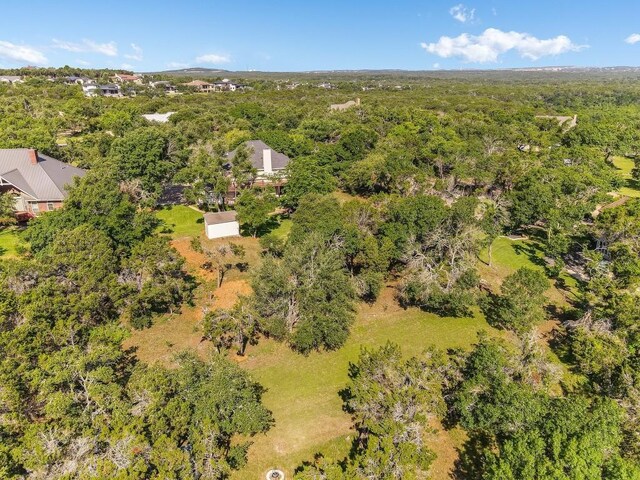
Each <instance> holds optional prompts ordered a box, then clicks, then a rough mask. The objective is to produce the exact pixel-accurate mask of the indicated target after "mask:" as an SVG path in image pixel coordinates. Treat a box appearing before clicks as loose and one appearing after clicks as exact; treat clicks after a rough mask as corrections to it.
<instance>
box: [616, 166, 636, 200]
mask: <svg viewBox="0 0 640 480" xmlns="http://www.w3.org/2000/svg"><path fill="white" fill-rule="evenodd" d="M613 164H614V165H615V166H616V168H617V169H618V170H620V173H621V174H622V177H623V178H624V179H626V185H625V186H624V187H622V188H621V189H620V190H619V192H620V193H621V194H622V195H627V196H628V197H637V198H640V182H638V181H637V180H634V179H633V178H631V170H632V169H633V166H634V165H633V160H631V159H630V158H626V157H613Z"/></svg>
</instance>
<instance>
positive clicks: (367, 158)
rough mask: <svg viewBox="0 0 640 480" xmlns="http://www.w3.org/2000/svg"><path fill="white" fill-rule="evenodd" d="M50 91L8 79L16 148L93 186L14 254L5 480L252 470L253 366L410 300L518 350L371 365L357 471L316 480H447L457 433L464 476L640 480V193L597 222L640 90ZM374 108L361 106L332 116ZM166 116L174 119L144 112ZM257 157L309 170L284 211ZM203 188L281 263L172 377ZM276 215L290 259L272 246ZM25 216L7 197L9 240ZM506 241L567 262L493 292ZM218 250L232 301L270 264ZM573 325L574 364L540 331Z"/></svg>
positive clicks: (434, 82)
mask: <svg viewBox="0 0 640 480" xmlns="http://www.w3.org/2000/svg"><path fill="white" fill-rule="evenodd" d="M38 73H39V72H34V73H33V77H32V78H30V79H27V81H26V82H25V83H24V84H22V85H14V86H10V85H4V84H0V148H27V147H28V148H37V149H38V150H39V151H40V152H42V153H45V154H47V155H51V156H53V157H56V158H59V159H61V160H64V161H67V162H69V163H72V164H74V165H77V166H80V167H83V168H86V169H88V171H89V172H88V174H87V175H86V176H85V177H83V178H82V179H77V180H76V182H75V184H74V185H73V186H72V187H71V188H70V193H69V197H68V199H67V201H66V202H65V205H64V208H62V209H60V210H57V211H55V212H48V213H46V214H44V215H41V216H40V217H38V218H36V219H34V220H32V221H30V222H29V224H28V225H27V226H26V227H25V229H24V232H23V233H21V239H22V242H23V243H22V247H21V251H20V252H19V253H20V254H19V255H18V256H16V257H14V258H3V257H0V353H1V355H0V478H7V479H21V478H33V479H58V478H60V479H101V478H117V479H127V480H133V479H158V480H160V479H203V480H204V479H225V478H229V476H230V475H231V473H232V471H234V470H238V469H241V468H242V467H243V466H244V465H245V464H246V461H247V454H248V451H249V449H250V445H251V438H252V437H253V436H255V435H258V434H261V433H264V432H267V431H268V430H269V429H270V428H271V427H272V426H273V425H274V419H273V416H272V414H271V412H270V411H269V410H268V409H267V408H266V407H265V406H264V404H263V402H262V395H263V393H264V388H263V387H262V386H261V385H260V384H259V383H258V382H256V381H255V380H254V379H253V378H252V377H251V375H250V374H249V373H247V371H245V370H243V369H242V368H241V366H238V365H237V364H236V363H235V362H233V361H232V360H230V359H229V355H228V354H229V353H230V352H238V353H239V354H240V355H245V353H246V350H247V348H248V346H250V345H254V344H255V343H256V342H260V341H261V339H263V338H271V339H275V340H276V341H279V342H283V343H285V344H286V345H288V347H290V348H291V349H292V350H294V351H295V352H298V353H299V354H300V355H308V354H310V353H312V352H320V353H322V352H326V351H330V350H336V349H339V348H340V347H342V346H343V345H344V344H345V342H346V341H347V339H348V338H349V335H350V332H351V329H352V325H353V323H354V319H355V318H356V312H357V311H358V308H359V307H360V306H361V305H362V304H372V303H373V302H375V301H376V299H377V298H378V297H379V295H380V293H381V291H382V290H383V288H384V287H385V286H388V285H389V286H392V287H393V288H394V292H395V300H396V301H397V302H398V303H399V304H400V305H401V306H402V307H404V308H407V309H420V310H422V311H426V312H431V313H434V314H437V315H439V316H441V317H451V318H447V319H446V321H451V322H455V321H456V319H457V318H460V317H466V316H469V315H471V314H473V313H474V312H481V313H478V314H481V315H483V316H484V317H485V318H486V320H487V322H488V323H489V324H490V325H491V326H493V327H495V328H496V329H498V331H500V332H501V334H502V335H500V336H499V337H496V336H492V335H488V334H486V333H480V334H479V337H478V340H477V342H475V345H474V346H473V348H471V349H470V350H465V349H456V350H449V351H443V350H439V349H436V348H433V347H430V346H429V344H428V343H425V345H424V350H423V353H421V354H419V355H415V356H407V355H405V353H403V346H402V345H396V344H395V343H394V342H389V343H388V344H387V345H385V346H383V347H380V348H363V349H362V351H361V352H360V355H359V357H358V359H357V361H356V362H355V363H353V364H352V365H351V367H350V369H349V371H348V372H345V373H348V377H349V381H348V385H347V386H346V388H345V390H344V391H343V392H341V396H342V399H343V401H344V409H345V411H347V412H348V413H349V414H350V416H351V419H352V423H353V429H354V435H353V436H352V445H351V447H350V450H349V453H348V454H347V455H346V456H345V457H344V458H330V457H329V456H326V455H324V454H323V452H318V454H317V455H316V456H315V458H308V459H307V460H306V461H304V462H302V464H301V465H300V466H299V468H298V470H297V472H296V478H300V479H305V480H311V479H328V480H332V479H345V480H346V479H406V480H409V479H414V478H415V479H422V478H427V477H428V475H429V468H430V466H431V465H432V463H433V461H434V458H435V455H436V454H435V453H434V452H433V451H432V449H430V447H429V444H428V441H427V439H428V438H429V437H430V435H431V434H432V432H433V422H434V421H438V422H441V423H442V425H445V426H446V427H447V428H460V429H462V430H464V432H466V440H465V442H464V449H463V451H462V452H461V455H460V458H459V459H458V462H457V469H458V474H459V475H460V478H469V479H476V478H482V479H496V480H498V479H500V480H503V479H513V480H519V479H547V478H548V479H556V480H562V479H567V480H574V479H575V480H579V479H592V478H603V479H610V480H623V479H625V480H631V479H638V478H640V295H639V294H638V292H639V291H640V200H639V199H628V200H627V201H624V202H619V204H618V205H617V206H614V207H612V208H606V209H601V210H600V211H599V210H598V209H597V207H599V206H600V207H601V206H602V205H606V204H609V203H611V202H612V197H611V196H610V195H609V193H610V192H614V191H617V190H618V189H619V188H620V187H621V186H622V184H623V182H624V180H623V178H622V177H621V175H620V174H619V172H618V171H617V170H616V168H614V166H613V164H612V158H613V157H627V158H629V159H631V160H634V161H635V162H636V165H638V164H639V163H638V162H640V160H639V159H638V156H637V155H638V152H640V107H639V105H640V103H639V102H640V84H638V83H637V82H629V81H626V80H625V79H612V80H606V79H588V78H586V79H585V78H581V77H576V78H569V79H567V78H562V79H560V78H553V77H550V78H548V79H547V80H544V81H543V80H540V79H537V78H536V79H535V80H531V81H529V80H527V79H526V77H523V78H520V79H510V80H509V81H486V80H485V79H482V78H468V79H464V78H460V79H456V78H449V79H438V78H421V79H408V80H406V82H405V86H406V88H404V89H401V90H397V91H396V90H391V89H388V88H386V87H385V88H383V87H381V88H379V89H373V90H368V91H366V92H362V91H361V88H362V87H363V86H365V85H368V84H369V83H370V81H368V80H366V79H362V78H361V77H354V78H352V79H349V78H345V79H344V80H342V81H340V82H336V83H337V84H338V85H339V88H338V89H336V90H330V91H326V90H323V89H318V88H316V87H315V86H313V85H312V84H308V85H302V86H300V87H299V88H297V89H296V90H276V89H275V88H274V85H275V81H273V80H269V79H267V80H264V81H262V80H260V81H258V80H256V81H255V83H256V85H255V86H256V89H255V90H253V91H248V92H245V93H241V94H240V93H239V94H234V95H231V94H229V95H227V94H222V95H196V94H185V95H179V96H172V97H165V96H158V95H156V94H154V93H153V92H150V91H141V92H139V94H138V95H137V96H136V97H135V98H126V99H112V98H101V97H95V98H85V97H84V96H83V95H82V91H81V90H80V89H79V88H77V87H75V86H68V85H64V84H62V83H61V82H49V81H47V80H45V79H44V78H42V77H38ZM394 81H395V82H399V81H401V79H400V80H398V79H394ZM356 94H357V95H359V96H360V97H361V99H362V101H361V105H359V106H358V107H357V108H352V109H350V110H348V111H345V112H340V113H331V112H329V111H328V105H329V104H331V103H335V102H336V101H339V100H345V99H348V98H350V97H351V96H353V95H356ZM166 111H175V112H176V113H175V114H173V115H172V116H171V117H170V121H169V122H168V123H166V124H153V123H149V122H147V121H145V120H144V119H143V118H142V117H141V114H143V113H150V112H166ZM540 114H554V115H555V114H557V115H565V114H566V115H574V114H576V115H578V123H577V125H576V126H575V127H574V128H571V129H567V128H565V127H563V126H562V125H558V123H557V122H556V121H555V120H553V119H545V118H536V115H540ZM68 132H73V133H71V134H69V133H68ZM61 139H64V142H61V141H60V140H61ZM255 139H260V140H263V141H264V142H266V143H267V144H268V145H270V146H271V147H273V148H274V149H275V150H277V151H279V152H282V153H284V154H286V155H288V156H289V157H290V158H291V159H292V162H291V164H290V165H289V167H288V169H287V179H288V180H287V184H286V187H285V189H284V194H283V195H282V196H281V197H279V198H276V196H275V195H274V194H273V192H272V191H271V190H269V189H262V188H258V187H256V186H254V185H253V184H252V178H253V177H254V176H255V171H253V169H252V167H251V165H250V164H249V163H248V161H247V152H242V151H240V154H239V155H238V157H237V161H236V162H235V163H234V165H233V171H232V172H231V173H232V175H229V170H228V166H227V165H225V164H226V160H225V157H224V153H225V152H228V151H230V150H233V149H235V148H237V147H238V146H240V145H241V144H242V143H243V142H245V141H246V140H255ZM639 171H640V170H639V169H638V168H636V169H635V170H634V171H633V173H632V174H633V175H634V176H635V177H636V178H638V177H640V173H638V172H639ZM232 181H233V182H235V183H236V184H237V187H238V189H239V190H240V192H239V196H238V197H237V199H236V202H235V204H234V205H233V206H230V205H228V204H226V203H225V201H224V199H225V196H224V194H225V193H226V192H227V190H228V188H229V186H230V182H232ZM177 184H179V185H183V186H184V187H185V197H186V200H187V202H189V203H190V204H193V205H197V206H198V207H199V208H201V209H203V210H212V211H215V210H224V209H230V208H235V209H236V210H237V213H238V217H239V219H240V221H241V223H242V224H243V231H244V234H245V235H247V236H250V237H256V236H257V237H260V239H259V240H260V246H261V250H262V251H261V258H260V263H259V265H257V267H256V268H254V269H253V270H252V271H251V293H250V294H249V295H247V296H243V297H241V298H240V299H239V301H238V303H236V305H235V306H233V307H231V308H228V309H216V310H215V311H209V312H207V313H206V315H205V318H204V321H203V325H202V328H203V338H204V339H206V340H207V341H210V342H211V343H212V344H213V345H214V346H215V353H214V354H212V355H211V356H210V357H208V358H207V359H202V358H200V357H198V356H197V355H195V354H194V353H193V352H183V353H181V354H180V355H179V356H178V357H177V358H176V359H175V362H176V367H175V368H173V369H167V368H165V367H163V366H160V365H147V364H145V363H144V362H141V361H139V360H138V359H137V358H136V356H135V354H134V352H132V351H129V350H127V349H125V348H124V347H123V341H124V340H125V339H126V338H127V336H128V335H129V332H130V331H131V329H143V328H147V327H149V326H151V325H153V324H154V322H156V321H157V319H158V318H159V317H160V316H162V315H165V314H170V313H172V312H176V311H179V310H180V309H181V308H183V307H184V306H185V305H189V304H191V303H192V302H193V301H194V295H193V292H194V289H195V280H194V278H192V276H191V275H190V274H189V273H188V272H187V269H186V267H185V260H184V259H183V257H182V256H181V255H180V254H179V253H178V251H177V250H176V249H175V248H173V247H172V246H171V244H170V243H169V240H168V238H167V237H166V236H164V235H163V234H162V229H161V225H160V224H159V221H158V219H157V217H156V215H155V214H154V213H155V209H156V208H157V206H158V202H159V200H160V199H161V197H162V195H163V192H164V191H165V189H166V188H167V187H168V186H171V185H177ZM276 208H278V209H280V210H279V211H280V212H283V214H284V215H286V216H287V218H289V219H290V220H291V225H292V226H291V231H290V233H289V234H288V237H287V238H286V239H285V240H283V239H282V238H279V237H276V236H274V235H272V234H270V233H269V228H270V227H269V224H270V222H271V213H272V212H273V211H274V210H275V209H276ZM597 211H599V214H598V215H594V212H597ZM15 223H16V219H15V218H14V217H13V215H12V211H11V199H10V198H9V197H8V195H0V231H1V230H2V229H3V228H10V227H11V226H12V225H14V224H15ZM502 235H528V236H529V237H531V238H535V239H536V240H537V241H539V242H540V244H541V245H542V248H543V250H544V254H545V255H544V257H545V265H544V266H543V267H544V268H541V269H535V270H534V269H531V268H527V267H521V268H517V269H515V271H514V272H513V273H511V274H510V275H508V276H506V278H504V279H503V280H502V281H501V285H500V287H499V288H491V287H490V286H489V285H488V283H487V281H486V279H484V278H483V277H482V275H481V271H480V269H479V268H478V267H479V263H480V262H484V260H480V256H481V252H486V254H487V261H486V263H487V264H488V265H489V266H490V265H491V263H492V245H493V243H494V242H495V240H496V239H497V238H498V237H500V236H502ZM597 240H601V241H604V242H605V243H606V249H596V241H597ZM196 243H197V242H196ZM194 245H195V244H194ZM194 248H196V249H200V251H201V252H202V254H203V255H206V256H207V258H209V260H210V261H211V262H210V263H212V264H213V265H217V264H216V261H219V266H216V267H215V268H217V269H218V286H220V284H221V283H222V282H223V278H224V271H225V270H224V269H225V268H227V265H228V264H230V262H231V260H229V258H231V257H237V259H239V260H238V261H240V260H242V258H243V256H244V252H243V251H242V249H241V247H239V246H237V245H233V244H231V245H230V246H229V247H228V248H227V249H226V250H224V251H223V250H218V251H207V250H206V248H205V247H203V246H202V245H195V246H194ZM216 259H218V260H216ZM568 266H571V267H572V268H574V269H580V270H581V271H582V272H583V273H584V279H583V281H581V282H579V283H578V284H577V286H576V287H575V289H574V292H573V293H574V295H573V297H572V300H571V302H570V306H568V307H566V308H565V310H564V311H562V312H552V311H551V309H550V308H548V307H549V305H548V303H549V302H548V300H547V298H546V296H545V292H546V291H547V289H548V288H549V286H550V285H551V284H552V283H557V282H559V281H560V275H561V273H562V272H566V271H567V267H568ZM212 268H213V267H212ZM551 316H553V318H554V319H555V320H557V325H556V334H555V336H554V338H553V342H551V348H552V349H553V355H554V357H556V358H555V359H551V358H550V353H549V351H547V350H545V349H544V348H543V347H541V344H540V342H539V338H538V336H537V330H536V328H537V326H538V325H539V324H540V323H541V322H543V321H544V320H546V319H549V318H550V317H551ZM374 321H375V320H374Z"/></svg>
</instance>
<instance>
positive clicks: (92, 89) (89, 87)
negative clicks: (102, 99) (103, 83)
mask: <svg viewBox="0 0 640 480" xmlns="http://www.w3.org/2000/svg"><path fill="white" fill-rule="evenodd" d="M82 92H83V93H84V95H85V96H86V97H95V96H96V95H97V94H98V85H97V84H95V83H86V84H84V85H82Z"/></svg>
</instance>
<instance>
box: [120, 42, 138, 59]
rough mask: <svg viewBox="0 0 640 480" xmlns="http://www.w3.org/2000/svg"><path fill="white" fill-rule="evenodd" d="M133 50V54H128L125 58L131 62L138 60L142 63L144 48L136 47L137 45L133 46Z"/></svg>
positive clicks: (133, 44)
mask: <svg viewBox="0 0 640 480" xmlns="http://www.w3.org/2000/svg"><path fill="white" fill-rule="evenodd" d="M131 50H133V53H128V54H126V55H125V56H124V58H128V59H130V60H136V61H138V62H141V61H142V48H141V47H139V46H138V45H136V44H135V43H132V44H131Z"/></svg>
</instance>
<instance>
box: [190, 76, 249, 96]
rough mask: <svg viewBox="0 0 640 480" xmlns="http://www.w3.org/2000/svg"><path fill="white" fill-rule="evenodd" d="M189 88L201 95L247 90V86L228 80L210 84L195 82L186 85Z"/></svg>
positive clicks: (200, 81)
mask: <svg viewBox="0 0 640 480" xmlns="http://www.w3.org/2000/svg"><path fill="white" fill-rule="evenodd" d="M184 85H185V86H187V87H192V88H194V89H195V90H196V92H199V93H211V92H235V91H238V90H245V89H247V88H248V87H247V85H244V84H242V83H234V82H232V81H231V80H229V79H228V78H225V79H224V80H221V81H219V82H214V83H209V82H205V81H202V80H193V81H191V82H189V83H185V84H184Z"/></svg>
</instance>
